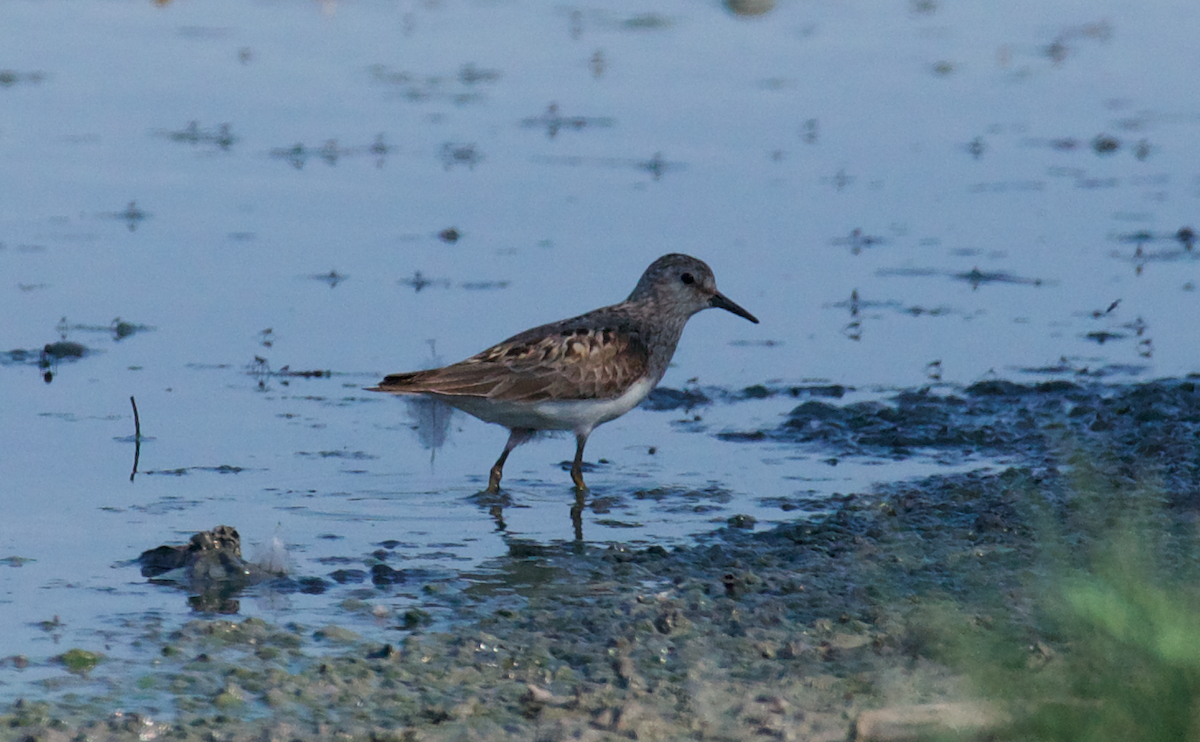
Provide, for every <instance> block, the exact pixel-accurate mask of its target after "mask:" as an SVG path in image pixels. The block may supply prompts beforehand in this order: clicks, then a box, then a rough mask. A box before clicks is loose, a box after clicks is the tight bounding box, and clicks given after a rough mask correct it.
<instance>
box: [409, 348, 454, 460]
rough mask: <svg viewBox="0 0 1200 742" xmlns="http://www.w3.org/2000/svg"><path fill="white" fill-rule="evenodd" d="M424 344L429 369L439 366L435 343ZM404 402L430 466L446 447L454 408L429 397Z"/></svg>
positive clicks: (414, 398) (411, 398) (440, 363)
mask: <svg viewBox="0 0 1200 742" xmlns="http://www.w3.org/2000/svg"><path fill="white" fill-rule="evenodd" d="M426 342H428V343H429V356H430V359H429V364H430V365H429V368H437V367H438V366H441V365H442V360H441V358H439V357H438V354H437V348H436V342H437V341H435V340H428V341H426ZM404 402H405V405H406V406H407V408H408V415H409V417H410V418H412V421H413V424H414V428H415V429H416V431H417V441H418V442H420V444H421V448H424V449H425V450H426V451H429V464H430V466H432V465H433V462H434V459H435V457H436V456H437V452H438V449H439V448H441V447H442V446H444V445H446V439H447V438H448V437H449V436H450V418H451V417H452V416H453V414H454V408H453V407H451V406H450V405H448V404H446V403H445V402H440V401H438V400H436V399H432V398H429V397H415V396H414V397H405V398H404Z"/></svg>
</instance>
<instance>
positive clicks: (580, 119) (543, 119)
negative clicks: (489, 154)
mask: <svg viewBox="0 0 1200 742" xmlns="http://www.w3.org/2000/svg"><path fill="white" fill-rule="evenodd" d="M616 123H617V122H616V119H613V118H610V117H607V116H563V115H561V114H560V113H559V112H558V104H557V103H551V104H550V105H549V106H547V107H546V111H545V113H542V114H541V115H538V116H530V117H528V118H525V119H522V120H521V126H525V127H528V128H535V129H545V130H546V135H547V136H548V137H549V138H550V139H553V138H554V137H555V136H557V135H558V132H559V131H562V130H563V129H574V130H576V131H580V130H582V129H585V128H588V127H592V128H597V127H599V128H604V127H610V126H614V125H616Z"/></svg>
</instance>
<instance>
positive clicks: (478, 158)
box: [440, 142, 483, 170]
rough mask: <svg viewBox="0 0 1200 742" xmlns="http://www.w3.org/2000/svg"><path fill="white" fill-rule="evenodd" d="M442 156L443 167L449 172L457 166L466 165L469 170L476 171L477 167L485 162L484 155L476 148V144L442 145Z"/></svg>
mask: <svg viewBox="0 0 1200 742" xmlns="http://www.w3.org/2000/svg"><path fill="white" fill-rule="evenodd" d="M440 156H441V158H442V166H443V167H445V168H446V169H447V170H451V169H453V168H454V167H455V166H457V165H466V166H467V169H468V170H474V169H475V166H476V165H478V164H479V163H481V162H483V154H482V153H481V152H480V151H479V150H478V149H476V148H475V145H474V144H459V143H455V142H446V143H445V144H443V145H442V149H441V155H440Z"/></svg>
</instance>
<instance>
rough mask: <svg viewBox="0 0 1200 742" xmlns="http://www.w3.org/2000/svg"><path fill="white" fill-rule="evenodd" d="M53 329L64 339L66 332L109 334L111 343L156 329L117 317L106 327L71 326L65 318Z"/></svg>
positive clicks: (76, 324)
mask: <svg viewBox="0 0 1200 742" xmlns="http://www.w3.org/2000/svg"><path fill="white" fill-rule="evenodd" d="M55 329H56V330H57V331H58V332H59V333H61V334H62V335H63V336H64V337H65V336H66V334H67V333H68V332H104V333H109V334H111V335H112V338H113V342H117V341H120V340H124V339H125V338H127V337H131V336H133V335H135V334H137V333H139V332H148V331H150V330H155V329H157V328H155V327H153V326H151V325H143V324H137V323H133V322H126V321H125V320H123V319H121V318H120V317H117V318H116V319H114V320H113V321H112V322H109V323H108V324H107V325H86V324H79V323H75V324H72V323H69V322H67V318H66V317H63V318H62V319H60V320H59V321H58V325H57V326H56V327H55Z"/></svg>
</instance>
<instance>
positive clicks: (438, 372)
mask: <svg viewBox="0 0 1200 742" xmlns="http://www.w3.org/2000/svg"><path fill="white" fill-rule="evenodd" d="M585 318H586V319H591V320H593V321H585V322H575V321H572V320H566V321H564V322H557V323H554V324H552V325H545V326H543V327H538V328H534V329H533V330H529V331H527V332H523V333H521V334H520V335H516V336H514V337H512V338H509V339H508V340H505V341H504V342H503V343H500V344H499V345H494V346H492V347H491V348H488V349H487V350H485V351H483V352H482V353H479V354H478V355H475V356H472V357H471V358H468V359H467V360H465V361H462V362H460V363H455V364H453V365H450V366H445V367H443V368H435V369H430V370H428V371H416V372H413V373H407V374H392V375H391V376H388V377H387V378H385V379H384V380H383V381H382V382H381V383H380V384H379V386H377V387H374V388H373V389H371V391H379V392H394V393H400V394H403V393H409V394H420V393H426V394H440V395H447V396H471V397H487V398H492V399H504V400H507V401H514V402H536V401H539V400H544V399H561V400H569V399H608V398H611V397H616V396H619V395H620V394H621V393H622V392H623V391H625V389H626V387H628V386H629V385H630V384H632V383H633V382H634V381H636V380H637V379H639V378H640V377H642V376H643V375H644V374H645V373H646V369H647V366H648V362H649V358H650V352H649V350H648V348H647V347H646V344H645V343H644V342H643V341H642V338H641V335H640V334H639V333H637V332H636V331H633V330H632V328H629V327H628V326H626V327H621V326H618V325H615V324H614V325H613V326H606V325H603V324H601V326H598V327H588V326H587V325H595V324H597V323H596V322H595V321H594V320H595V319H596V318H592V317H590V316H589V315H584V317H580V318H577V319H578V320H585Z"/></svg>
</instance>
